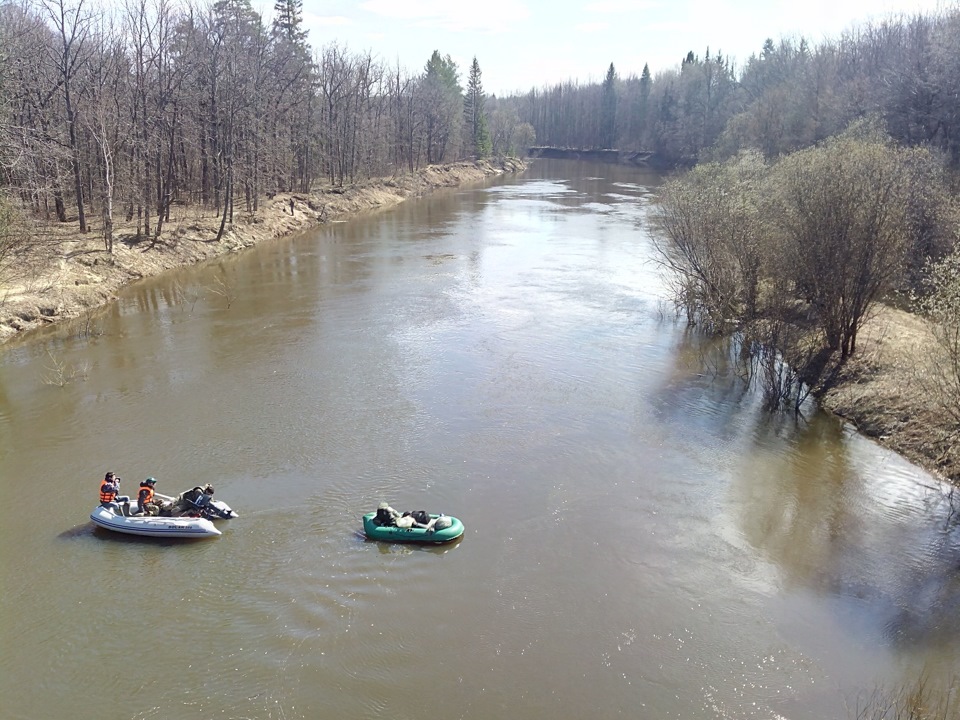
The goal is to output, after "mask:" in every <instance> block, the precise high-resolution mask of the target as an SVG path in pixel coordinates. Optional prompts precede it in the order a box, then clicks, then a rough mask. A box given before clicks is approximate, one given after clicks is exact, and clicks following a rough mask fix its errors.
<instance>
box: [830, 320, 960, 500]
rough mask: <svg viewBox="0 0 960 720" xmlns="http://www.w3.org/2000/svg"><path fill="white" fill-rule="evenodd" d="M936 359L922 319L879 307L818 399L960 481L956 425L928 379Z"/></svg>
mask: <svg viewBox="0 0 960 720" xmlns="http://www.w3.org/2000/svg"><path fill="white" fill-rule="evenodd" d="M936 357H938V353H937V352H936V343H935V340H934V337H933V333H932V330H931V327H930V324H929V323H928V322H927V321H926V320H924V319H923V318H922V317H919V316H917V315H913V314H911V313H908V312H905V311H903V310H899V309H896V308H892V307H889V306H886V305H878V306H877V307H876V309H875V311H874V312H872V314H871V317H870V318H869V319H868V321H867V322H866V324H865V325H864V326H863V328H862V330H861V331H860V333H859V334H858V336H857V352H856V353H855V354H854V355H853V356H852V357H851V358H850V359H849V360H848V361H847V364H846V365H845V366H844V368H843V370H842V371H841V373H840V376H839V377H838V379H837V382H836V384H835V385H833V386H832V387H831V388H830V389H829V390H828V391H827V392H826V393H824V394H823V395H822V396H821V397H820V402H821V405H822V406H823V407H824V408H825V409H827V410H829V411H831V412H833V413H835V414H836V415H839V416H840V417H842V418H843V419H845V420H847V421H848V422H850V423H851V424H852V425H853V426H854V427H855V428H856V429H857V430H858V431H859V432H860V433H862V434H863V435H866V436H867V437H870V438H873V439H875V440H876V441H877V442H879V443H880V444H881V445H883V446H884V447H888V448H890V449H891V450H894V451H895V452H897V453H899V454H900V455H903V456H904V457H906V458H907V459H909V460H911V461H912V462H914V463H916V464H917V465H920V466H922V467H924V468H926V469H928V470H930V471H931V472H934V473H937V474H939V475H941V476H942V477H945V478H947V479H948V480H950V481H952V482H953V483H954V484H960V442H958V436H957V428H956V425H955V423H954V422H953V421H952V420H951V418H950V416H949V415H948V414H947V413H946V412H945V411H944V410H943V409H942V407H941V405H940V403H939V402H938V398H937V397H935V396H934V394H933V393H934V392H935V391H934V390H933V388H932V387H931V383H930V382H929V380H927V376H928V374H929V372H930V367H929V363H931V362H935V360H934V358H936Z"/></svg>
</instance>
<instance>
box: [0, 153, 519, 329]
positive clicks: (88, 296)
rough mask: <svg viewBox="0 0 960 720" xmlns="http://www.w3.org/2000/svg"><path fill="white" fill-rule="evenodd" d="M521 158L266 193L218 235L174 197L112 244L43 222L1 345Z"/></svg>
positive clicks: (2, 319)
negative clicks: (203, 266) (142, 230)
mask: <svg viewBox="0 0 960 720" xmlns="http://www.w3.org/2000/svg"><path fill="white" fill-rule="evenodd" d="M524 169H526V164H525V163H524V161H523V160H520V159H517V158H505V159H503V160H499V161H487V160H480V161H465V162H458V163H451V164H448V165H431V166H429V167H426V168H423V169H421V170H419V171H417V172H414V173H408V174H404V175H398V176H395V177H390V178H379V179H375V180H367V181H364V182H360V183H357V184H354V185H350V186H347V187H342V188H340V187H332V186H331V187H324V188H318V189H317V190H315V191H314V192H312V193H309V194H305V193H280V194H277V195H274V196H273V197H270V198H262V199H261V201H260V205H259V208H258V209H257V210H256V211H255V212H252V213H247V212H245V211H243V210H241V209H240V206H239V204H238V205H237V207H236V208H235V210H234V222H233V225H227V229H226V230H225V232H224V234H223V237H222V238H221V239H220V240H219V241H217V240H216V237H217V231H218V229H219V227H220V220H219V217H218V216H217V215H216V214H215V213H214V212H213V211H211V210H206V211H205V210H204V209H203V208H196V207H188V206H181V205H175V206H174V207H172V208H171V213H170V215H171V216H170V219H169V221H167V222H166V223H165V224H164V226H163V232H162V233H161V235H160V236H159V237H157V238H153V237H152V236H151V237H138V236H137V228H136V225H135V223H134V222H124V221H122V220H120V221H115V227H114V251H113V253H112V254H110V253H107V252H106V251H105V249H104V242H103V239H102V230H101V226H100V225H98V224H96V223H94V224H92V226H91V231H90V232H89V233H87V234H86V235H81V234H80V233H79V232H78V231H77V229H76V224H75V223H70V224H68V225H65V226H51V227H49V228H46V229H45V230H44V232H45V234H46V238H45V242H44V246H43V247H42V248H40V249H39V250H38V252H37V257H34V258H31V259H30V262H29V265H30V267H31V270H30V273H29V274H25V275H24V276H23V277H20V278H17V279H16V280H15V281H13V282H8V283H7V284H5V285H0V343H6V342H9V341H11V340H14V339H18V340H19V339H28V335H29V331H30V330H33V329H36V328H39V327H43V326H48V325H54V324H56V323H58V322H61V321H64V320H68V319H72V318H77V317H81V316H83V315H85V314H88V313H92V312H93V311H95V310H98V309H99V308H101V307H103V306H104V305H106V304H108V303H110V302H111V301H112V300H113V299H114V298H115V297H116V293H117V291H118V290H119V289H120V288H121V287H123V286H125V285H128V284H130V283H131V282H135V281H136V280H140V279H142V278H145V277H150V276H153V275H157V274H159V273H162V272H164V271H166V270H171V269H174V268H177V267H183V266H185V265H192V264H196V263H198V262H202V261H204V260H209V259H211V258H215V257H218V256H221V255H225V254H227V253H231V252H236V251H238V250H242V249H244V248H247V247H251V246H253V245H256V244H257V243H260V242H264V241H266V240H271V239H274V238H279V237H284V236H287V235H292V234H294V233H297V232H302V231H304V230H308V229H309V228H311V227H314V226H316V225H318V224H322V223H325V222H332V221H335V220H343V219H346V218H348V217H352V216H354V215H357V214H358V213H361V212H364V211H369V210H376V209H378V208H385V207H390V206H392V205H396V204H397V203H400V202H403V201H404V200H406V199H408V198H413V197H420V196H423V195H427V194H429V193H431V192H434V191H436V190H439V189H441V188H450V187H457V186H460V185H463V184H466V183H471V182H478V181H481V180H483V179H485V178H488V177H492V176H496V175H503V174H506V173H518V172H522V171H523V170H524Z"/></svg>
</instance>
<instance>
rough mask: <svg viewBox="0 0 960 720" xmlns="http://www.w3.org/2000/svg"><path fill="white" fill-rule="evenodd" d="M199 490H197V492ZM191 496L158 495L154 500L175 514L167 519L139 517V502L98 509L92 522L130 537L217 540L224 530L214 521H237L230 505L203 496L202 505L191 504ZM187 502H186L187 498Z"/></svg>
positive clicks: (185, 494)
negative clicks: (234, 519)
mask: <svg viewBox="0 0 960 720" xmlns="http://www.w3.org/2000/svg"><path fill="white" fill-rule="evenodd" d="M197 489H198V488H194V490H197ZM190 492H191V491H187V492H185V493H181V494H180V495H178V496H177V497H170V496H168V495H161V494H160V493H155V494H154V498H155V499H157V500H160V501H162V502H163V503H164V504H165V505H167V506H168V507H170V508H171V509H172V510H173V512H172V514H171V515H170V516H165V515H138V514H137V513H138V512H139V511H140V507H139V505H137V502H136V500H131V502H129V503H115V502H114V503H107V504H100V505H97V507H95V508H94V509H93V512H92V513H90V519H91V520H92V521H93V522H94V523H95V524H96V525H99V526H100V527H102V528H106V529H107V530H113V531H114V532H119V533H127V534H128V535H144V536H146V537H216V536H217V535H220V534H221V533H220V530H218V529H217V527H216V526H215V525H214V524H213V522H212V521H211V518H216V519H226V518H235V517H237V513H235V512H234V511H233V510H232V509H231V508H230V506H229V505H227V504H226V503H225V502H222V501H220V500H213V499H212V498H210V497H209V496H201V497H200V498H199V502H190V498H191V496H190ZM185 497H186V498H187V501H186V502H185V501H184V498H185Z"/></svg>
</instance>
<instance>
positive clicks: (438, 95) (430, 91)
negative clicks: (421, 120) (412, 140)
mask: <svg viewBox="0 0 960 720" xmlns="http://www.w3.org/2000/svg"><path fill="white" fill-rule="evenodd" d="M421 94H422V98H423V112H424V115H425V125H426V134H427V137H426V144H427V162H428V163H439V162H443V161H444V160H445V159H449V154H448V151H449V150H450V148H451V146H452V142H451V140H452V139H453V138H456V139H457V141H458V145H457V149H458V148H459V138H460V137H461V135H460V130H461V128H462V126H463V89H462V88H461V87H460V80H459V71H458V70H457V64H456V63H455V62H454V61H453V60H452V59H451V57H450V56H449V55H447V56H445V57H441V56H440V52H439V51H437V50H434V51H433V54H432V55H431V56H430V59H429V60H428V61H427V64H426V67H425V69H424V75H423V80H422V84H421Z"/></svg>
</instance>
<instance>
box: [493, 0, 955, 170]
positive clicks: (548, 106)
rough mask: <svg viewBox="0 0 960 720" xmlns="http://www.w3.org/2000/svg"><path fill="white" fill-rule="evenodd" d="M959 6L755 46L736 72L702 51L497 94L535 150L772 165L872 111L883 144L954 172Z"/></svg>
mask: <svg viewBox="0 0 960 720" xmlns="http://www.w3.org/2000/svg"><path fill="white" fill-rule="evenodd" d="M958 78H960V8H956V7H955V8H954V9H953V10H950V11H945V12H942V13H939V14H916V15H912V16H893V17H890V18H888V19H886V20H883V21H878V22H875V23H865V24H863V25H861V26H859V27H856V28H854V29H852V30H850V31H848V32H846V33H844V34H843V35H841V36H840V37H839V38H837V39H827V40H822V41H820V42H818V43H816V44H813V43H810V42H808V41H807V40H805V39H803V38H796V39H790V38H784V39H781V40H780V41H779V42H774V41H773V40H767V41H766V42H765V43H764V45H763V49H762V51H761V52H760V54H759V55H754V56H751V57H750V58H749V59H748V60H747V61H746V63H745V64H744V65H743V67H742V68H739V69H738V68H737V67H735V66H734V64H733V62H732V61H731V60H730V59H729V58H727V57H725V56H724V55H723V54H722V53H719V52H717V53H711V52H710V50H709V49H708V50H707V51H706V52H705V53H704V55H703V57H699V56H697V55H695V54H694V53H693V52H690V53H688V54H687V56H686V57H685V58H683V59H682V62H680V64H679V67H678V68H675V69H670V70H666V71H664V72H660V73H658V74H656V75H653V76H652V75H651V73H650V70H649V68H648V67H647V66H644V68H643V70H642V72H641V73H640V75H639V77H638V76H637V75H636V74H635V73H633V74H630V75H626V76H620V75H619V74H618V73H617V72H616V69H615V68H614V66H613V65H610V67H609V68H608V70H607V74H606V77H605V79H604V80H603V82H601V83H587V84H580V83H577V82H576V81H570V82H565V83H562V84H558V85H555V86H553V87H545V88H543V89H536V90H531V91H530V92H529V93H527V94H525V95H519V96H515V97H512V98H509V101H508V102H509V105H510V107H513V108H515V109H516V111H517V113H518V115H519V117H520V119H521V120H523V121H526V122H529V123H530V124H531V125H532V126H533V128H534V130H535V132H536V136H537V142H538V143H539V144H540V145H550V146H558V147H573V148H614V147H616V148H620V149H625V150H638V149H644V150H651V151H653V152H654V153H655V156H656V158H657V159H658V161H659V162H660V163H661V164H662V165H663V166H665V167H676V166H679V165H687V166H692V165H693V164H694V163H696V162H698V161H701V160H704V159H708V160H715V159H723V158H725V157H729V156H731V155H734V154H736V152H737V151H738V150H740V149H742V148H754V149H759V150H760V151H762V152H763V154H764V155H765V156H766V157H768V158H772V157H776V156H778V155H782V154H786V153H789V152H792V151H795V150H798V149H801V148H805V147H809V146H811V145H813V144H815V143H817V142H819V141H821V140H824V139H826V138H828V137H831V136H833V135H836V134H838V133H840V132H842V131H843V130H844V129H845V128H846V127H847V126H849V125H850V123H851V122H853V121H854V120H856V119H858V118H861V117H864V116H866V115H871V114H876V113H879V114H880V115H881V116H882V117H883V118H884V120H885V122H886V127H887V130H888V132H889V133H890V135H891V136H892V137H893V139H894V140H896V141H897V142H899V143H900V144H902V145H907V146H915V145H926V146H929V147H931V148H933V149H936V150H940V151H942V152H943V153H945V154H946V155H947V158H948V161H949V163H950V164H951V165H952V166H954V167H957V166H958V165H960V93H958V92H957V83H958Z"/></svg>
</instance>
